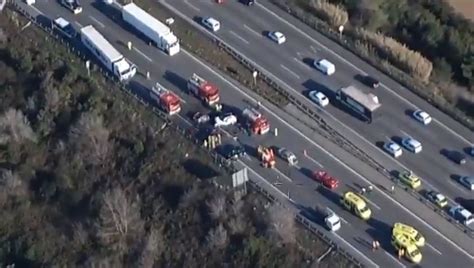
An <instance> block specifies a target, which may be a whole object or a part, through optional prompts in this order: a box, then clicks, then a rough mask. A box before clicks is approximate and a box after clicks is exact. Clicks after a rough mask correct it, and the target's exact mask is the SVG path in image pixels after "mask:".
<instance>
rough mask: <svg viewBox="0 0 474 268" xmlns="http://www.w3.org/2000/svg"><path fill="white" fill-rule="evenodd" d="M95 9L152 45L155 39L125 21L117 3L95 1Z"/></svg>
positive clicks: (93, 4)
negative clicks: (108, 3) (109, 3)
mask: <svg viewBox="0 0 474 268" xmlns="http://www.w3.org/2000/svg"><path fill="white" fill-rule="evenodd" d="M91 5H92V6H93V7H94V8H95V9H97V10H99V11H100V12H101V13H102V14H104V15H105V16H106V17H107V18H109V19H110V20H112V21H113V22H114V23H116V24H118V25H119V26H120V27H121V28H122V29H124V30H126V31H127V32H129V33H131V34H133V35H135V36H136V37H138V38H139V39H141V40H142V41H144V42H145V43H146V44H148V45H152V44H153V41H152V40H151V39H150V38H148V37H147V36H145V35H144V34H143V33H141V32H140V31H138V30H137V29H135V28H134V27H133V26H132V25H130V24H129V23H127V22H125V21H124V20H123V19H122V13H121V11H120V9H119V8H118V7H116V6H115V5H107V4H105V3H103V2H102V1H95V2H93V3H92V4H91ZM163 53H164V52H163Z"/></svg>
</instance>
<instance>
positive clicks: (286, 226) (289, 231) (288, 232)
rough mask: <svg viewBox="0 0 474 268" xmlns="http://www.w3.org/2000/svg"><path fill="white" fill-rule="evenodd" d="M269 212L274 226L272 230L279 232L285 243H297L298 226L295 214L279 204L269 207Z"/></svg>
mask: <svg viewBox="0 0 474 268" xmlns="http://www.w3.org/2000/svg"><path fill="white" fill-rule="evenodd" d="M269 214H270V220H271V222H272V226H273V228H272V230H273V231H274V232H275V233H276V234H278V236H279V237H280V238H281V239H282V241H283V243H285V244H293V243H295V242H296V226H295V219H294V216H293V214H292V213H291V212H290V211H289V210H287V209H285V208H283V207H281V206H279V205H273V206H271V207H270V208H269Z"/></svg>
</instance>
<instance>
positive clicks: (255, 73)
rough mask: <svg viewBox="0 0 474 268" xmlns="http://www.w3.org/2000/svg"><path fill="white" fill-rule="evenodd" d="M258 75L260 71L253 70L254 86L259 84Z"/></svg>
mask: <svg viewBox="0 0 474 268" xmlns="http://www.w3.org/2000/svg"><path fill="white" fill-rule="evenodd" d="M257 75H258V72H257V71H253V73H252V76H253V85H254V86H257Z"/></svg>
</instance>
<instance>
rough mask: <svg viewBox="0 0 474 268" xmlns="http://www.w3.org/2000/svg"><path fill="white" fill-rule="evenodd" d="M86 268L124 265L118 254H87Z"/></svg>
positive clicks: (107, 267)
mask: <svg viewBox="0 0 474 268" xmlns="http://www.w3.org/2000/svg"><path fill="white" fill-rule="evenodd" d="M85 266H86V267H87V268H122V267H124V265H123V263H122V261H121V258H120V256H118V255H111V256H110V255H109V256H89V258H88V259H87V261H86V265H85Z"/></svg>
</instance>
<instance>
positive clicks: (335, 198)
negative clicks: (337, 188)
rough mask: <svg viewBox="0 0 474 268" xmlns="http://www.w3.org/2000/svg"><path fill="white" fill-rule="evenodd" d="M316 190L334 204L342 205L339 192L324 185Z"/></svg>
mask: <svg viewBox="0 0 474 268" xmlns="http://www.w3.org/2000/svg"><path fill="white" fill-rule="evenodd" d="M316 191H317V192H318V193H320V194H321V195H322V196H324V197H326V198H327V199H328V200H329V201H331V202H333V203H334V204H336V205H340V204H339V200H340V199H341V196H340V195H339V194H338V193H337V192H334V191H331V190H330V189H328V188H326V187H323V186H319V187H318V188H317V189H316Z"/></svg>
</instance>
